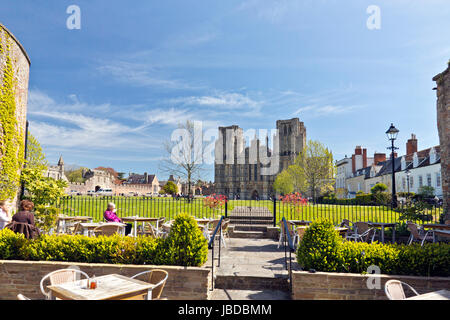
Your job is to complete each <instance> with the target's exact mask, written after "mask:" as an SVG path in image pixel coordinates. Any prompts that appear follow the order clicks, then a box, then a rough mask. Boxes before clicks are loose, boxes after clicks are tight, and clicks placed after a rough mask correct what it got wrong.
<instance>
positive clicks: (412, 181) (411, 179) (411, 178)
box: [409, 177, 414, 188]
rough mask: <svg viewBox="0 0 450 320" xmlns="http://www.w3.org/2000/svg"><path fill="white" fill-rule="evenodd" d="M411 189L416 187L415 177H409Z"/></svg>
mask: <svg viewBox="0 0 450 320" xmlns="http://www.w3.org/2000/svg"><path fill="white" fill-rule="evenodd" d="M409 187H410V188H412V187H414V177H409Z"/></svg>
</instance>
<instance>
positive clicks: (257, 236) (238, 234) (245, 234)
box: [229, 230, 265, 239]
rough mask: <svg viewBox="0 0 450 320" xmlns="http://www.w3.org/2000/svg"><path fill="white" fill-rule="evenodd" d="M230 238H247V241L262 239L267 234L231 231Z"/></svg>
mask: <svg viewBox="0 0 450 320" xmlns="http://www.w3.org/2000/svg"><path fill="white" fill-rule="evenodd" d="M229 234H230V238H247V239H262V238H264V235H265V232H263V231H235V230H230V231H229Z"/></svg>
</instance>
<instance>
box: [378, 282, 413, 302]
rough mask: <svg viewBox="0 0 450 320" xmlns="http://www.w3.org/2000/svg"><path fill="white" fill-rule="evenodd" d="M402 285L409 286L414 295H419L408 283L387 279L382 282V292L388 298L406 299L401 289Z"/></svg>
mask: <svg viewBox="0 0 450 320" xmlns="http://www.w3.org/2000/svg"><path fill="white" fill-rule="evenodd" d="M403 285H404V286H406V287H407V288H409V289H410V290H411V291H412V292H414V294H415V295H416V296H418V295H419V293H417V291H416V290H414V288H413V287H411V286H410V285H409V284H407V283H405V282H402V281H399V280H389V281H387V282H386V283H385V284H384V292H385V293H386V296H387V297H388V299H389V300H404V299H406V295H405V291H404V290H403Z"/></svg>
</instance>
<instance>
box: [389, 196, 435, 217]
mask: <svg viewBox="0 0 450 320" xmlns="http://www.w3.org/2000/svg"><path fill="white" fill-rule="evenodd" d="M431 209H432V206H431V205H430V204H428V203H426V202H423V201H417V202H415V203H409V204H408V205H406V206H402V207H399V208H398V209H397V210H398V211H399V212H400V216H399V219H400V220H404V221H431V220H432V219H433V215H432V214H429V213H428V210H431ZM430 212H431V211H430Z"/></svg>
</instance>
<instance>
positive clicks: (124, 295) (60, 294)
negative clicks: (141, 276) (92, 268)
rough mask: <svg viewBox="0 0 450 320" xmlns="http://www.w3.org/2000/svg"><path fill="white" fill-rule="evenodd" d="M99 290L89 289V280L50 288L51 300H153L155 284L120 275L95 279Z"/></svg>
mask: <svg viewBox="0 0 450 320" xmlns="http://www.w3.org/2000/svg"><path fill="white" fill-rule="evenodd" d="M95 279H96V280H97V289H87V288H86V284H87V279H84V280H78V281H75V282H67V283H63V284H59V285H53V286H48V287H47V288H48V289H49V290H50V291H49V293H50V299H52V300H56V298H59V299H62V300H151V299H152V290H153V288H154V285H153V284H150V283H147V282H144V281H140V280H137V279H131V278H128V277H125V276H122V275H118V274H109V275H105V276H101V277H95Z"/></svg>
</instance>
